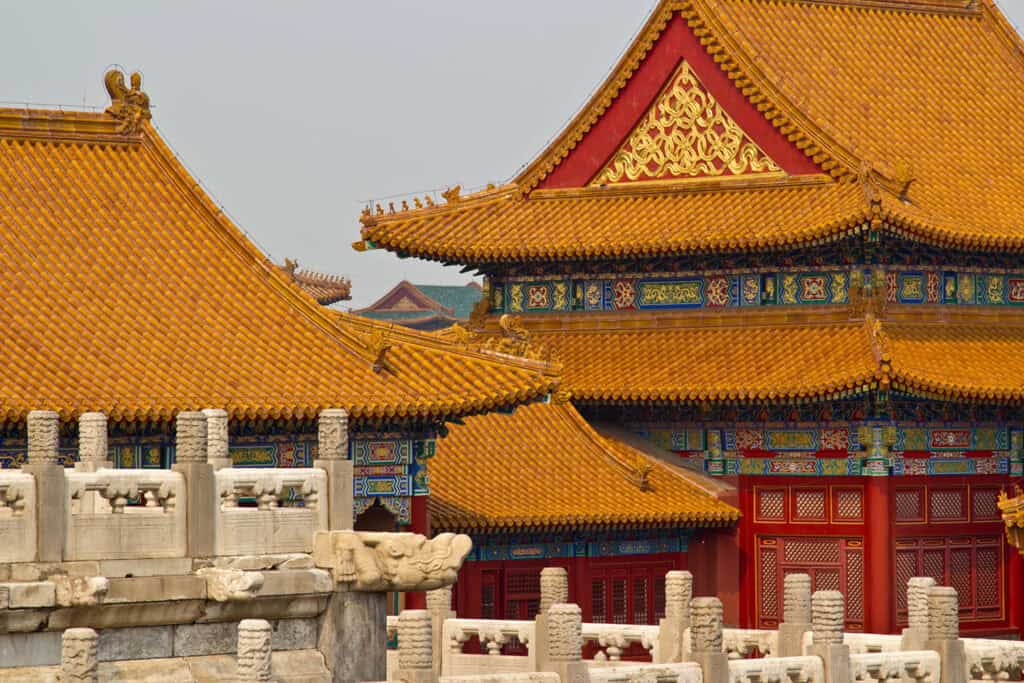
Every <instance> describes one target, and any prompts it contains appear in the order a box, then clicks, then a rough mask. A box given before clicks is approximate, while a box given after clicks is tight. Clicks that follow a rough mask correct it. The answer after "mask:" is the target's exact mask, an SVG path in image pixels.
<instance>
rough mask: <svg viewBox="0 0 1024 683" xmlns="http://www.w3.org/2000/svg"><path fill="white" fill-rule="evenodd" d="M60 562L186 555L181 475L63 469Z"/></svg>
mask: <svg viewBox="0 0 1024 683" xmlns="http://www.w3.org/2000/svg"><path fill="white" fill-rule="evenodd" d="M65 484H66V485H65V506H64V510H65V515H66V519H65V525H64V532H65V537H64V561H66V562H74V561H78V560H128V559H153V558H178V557H185V556H186V555H187V553H188V539H187V537H186V524H185V514H186V511H185V478H184V477H183V476H182V475H181V474H179V473H178V472H168V471H165V470H113V469H106V468H102V469H98V470H96V471H95V472H74V471H67V472H65Z"/></svg>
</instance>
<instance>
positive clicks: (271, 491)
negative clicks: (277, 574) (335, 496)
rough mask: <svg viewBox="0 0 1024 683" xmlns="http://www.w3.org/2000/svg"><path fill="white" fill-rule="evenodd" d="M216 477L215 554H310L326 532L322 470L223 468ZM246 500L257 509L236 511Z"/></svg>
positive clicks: (324, 487) (216, 473) (324, 481)
mask: <svg viewBox="0 0 1024 683" xmlns="http://www.w3.org/2000/svg"><path fill="white" fill-rule="evenodd" d="M215 477H216V485H217V489H216V496H217V498H216V501H217V505H216V515H215V517H216V528H215V530H214V544H213V548H214V554H215V555H220V556H223V555H254V554H259V553H266V554H273V553H310V552H313V533H312V532H315V531H323V530H326V529H327V504H326V500H323V501H322V500H321V496H325V494H326V489H327V473H326V472H324V471H323V470H321V469H317V468H310V469H299V468H295V469H255V468H254V469H234V468H230V467H228V468H223V469H219V470H217V471H216V472H215ZM244 500H249V501H253V502H254V503H255V507H240V506H239V502H240V501H244Z"/></svg>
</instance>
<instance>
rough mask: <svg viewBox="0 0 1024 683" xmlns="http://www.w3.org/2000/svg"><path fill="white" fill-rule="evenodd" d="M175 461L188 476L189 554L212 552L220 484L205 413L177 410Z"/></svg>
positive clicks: (186, 483) (176, 466) (175, 467)
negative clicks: (211, 458) (209, 450)
mask: <svg viewBox="0 0 1024 683" xmlns="http://www.w3.org/2000/svg"><path fill="white" fill-rule="evenodd" d="M174 446H175V448H174V453H175V463H174V466H173V467H172V468H171V469H173V470H174V471H175V472H180V473H181V474H182V476H183V477H185V500H186V501H187V505H188V509H187V511H186V516H185V519H186V526H187V527H188V554H189V556H190V557H210V556H212V555H213V547H214V546H213V538H214V529H215V528H216V525H215V524H214V523H213V519H214V515H215V514H216V512H217V500H216V498H217V484H216V481H215V479H214V474H213V467H212V466H211V465H210V463H209V462H208V459H207V450H206V415H204V414H203V413H200V412H183V413H178V417H177V419H176V420H175V444H174Z"/></svg>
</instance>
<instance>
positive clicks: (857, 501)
mask: <svg viewBox="0 0 1024 683" xmlns="http://www.w3.org/2000/svg"><path fill="white" fill-rule="evenodd" d="M832 520H833V521H836V522H861V521H863V520H864V490H863V489H861V488H855V489H854V488H849V489H846V488H833V489H832Z"/></svg>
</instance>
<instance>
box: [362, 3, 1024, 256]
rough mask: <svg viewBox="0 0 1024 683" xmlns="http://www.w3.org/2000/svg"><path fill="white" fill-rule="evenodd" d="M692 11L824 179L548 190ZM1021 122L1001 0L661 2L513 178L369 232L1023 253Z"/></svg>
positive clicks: (430, 237) (497, 241) (1016, 64)
mask: <svg viewBox="0 0 1024 683" xmlns="http://www.w3.org/2000/svg"><path fill="white" fill-rule="evenodd" d="M679 18H682V19H683V20H685V21H686V22H687V24H688V26H689V27H690V29H691V30H692V31H693V32H694V33H695V34H696V35H697V36H698V37H699V39H700V42H701V44H702V46H703V48H704V49H705V50H706V51H707V52H708V54H709V55H710V56H711V57H712V58H713V59H714V61H715V63H716V64H717V65H718V67H719V68H721V69H722V70H723V71H724V72H725V73H726V74H727V75H728V78H729V79H730V80H731V81H732V82H733V83H734V84H735V85H736V86H737V87H739V89H740V90H741V91H742V94H743V95H744V96H745V98H746V99H747V101H748V102H749V103H751V104H752V105H754V106H756V108H757V109H758V110H759V111H760V112H761V115H762V116H763V117H765V118H766V119H767V120H769V121H770V122H771V123H772V125H773V126H774V128H775V129H776V130H778V131H779V132H780V133H782V134H783V135H785V136H786V138H788V139H789V141H791V142H792V143H793V144H794V145H795V146H796V147H798V148H799V149H801V150H802V151H803V152H804V153H805V154H806V155H807V156H808V157H809V158H810V159H812V160H813V161H814V162H815V163H816V164H818V165H819V166H820V168H821V169H822V170H823V171H824V173H823V174H822V175H821V176H819V177H812V178H810V179H809V178H808V177H807V176H801V177H800V178H793V177H790V178H783V179H781V180H762V179H757V178H747V179H737V178H733V179H731V182H730V181H729V180H730V179H726V180H725V181H718V182H715V181H710V182H709V181H700V180H697V181H685V182H653V183H649V184H647V185H648V186H647V187H642V188H630V187H608V188H592V189H580V190H559V191H555V190H543V189H541V190H537V189H535V188H537V186H538V184H539V183H541V181H543V180H544V179H545V178H546V177H547V176H548V175H549V174H550V173H551V172H552V171H553V170H554V169H556V168H557V167H558V166H559V164H560V163H562V161H563V160H564V159H565V158H566V156H567V155H569V154H570V153H571V152H572V150H573V149H575V148H576V147H577V145H578V144H579V143H580V141H581V140H582V139H584V138H585V136H586V135H587V134H588V132H589V131H590V130H591V129H592V128H593V127H594V126H595V124H596V122H598V121H600V120H601V117H602V116H603V115H604V114H605V112H606V111H607V110H608V109H609V107H611V106H612V104H613V103H614V102H615V99H616V97H617V95H618V94H619V92H620V91H621V90H622V88H623V87H624V86H625V84H626V83H627V82H628V80H629V78H630V76H631V75H632V74H633V73H634V72H635V71H636V70H637V69H638V67H639V65H640V64H641V62H642V60H643V59H644V58H645V56H646V55H647V54H648V53H649V52H650V51H651V47H652V45H654V44H656V41H657V39H658V37H659V35H660V34H661V32H662V31H663V30H665V27H666V25H667V24H668V23H669V22H670V21H673V20H678V19H679ZM1022 127H1024V52H1022V49H1021V41H1020V38H1019V37H1018V36H1017V34H1016V33H1015V32H1014V30H1013V28H1012V27H1011V26H1010V25H1009V24H1008V23H1007V22H1006V20H1005V18H1004V17H1003V16H1002V15H1001V14H1000V12H999V10H998V9H997V8H996V7H995V6H994V4H993V2H992V0H978V2H974V3H969V2H964V1H962V0H919V1H915V2H911V1H900V0H830V1H827V2H826V1H817V0H662V2H661V3H660V4H659V6H658V7H657V8H656V9H655V11H654V13H653V14H652V16H651V18H650V20H649V21H648V23H647V25H646V27H645V28H644V29H643V30H642V31H641V33H640V35H639V36H638V38H637V39H636V41H635V43H634V45H633V46H632V47H631V48H630V49H629V50H627V52H626V54H625V56H624V57H623V59H622V61H621V62H620V63H619V65H618V66H616V68H615V69H614V70H613V72H612V74H611V75H610V76H609V78H608V80H607V81H606V82H605V83H604V84H603V85H602V86H601V87H600V88H599V89H598V90H597V93H596V94H595V96H594V98H593V99H592V100H591V102H590V103H588V104H587V105H586V106H585V107H584V108H583V110H582V111H581V112H580V113H579V115H578V116H577V117H576V118H575V119H574V120H573V121H572V122H571V123H570V124H569V126H568V127H567V128H566V129H565V131H563V133H562V134H561V135H559V136H558V137H557V138H556V139H555V141H554V142H553V143H552V145H551V146H550V147H549V148H548V149H547V150H546V151H545V152H544V153H542V154H541V155H540V156H539V157H538V158H537V159H536V160H535V161H534V162H533V163H532V164H530V166H528V167H527V169H526V170H525V171H524V172H523V173H522V174H520V176H519V177H518V178H516V180H515V181H514V182H513V183H512V184H511V185H510V186H507V187H505V188H499V189H498V190H488V191H485V192H483V193H478V194H475V195H469V196H467V197H463V198H461V199H459V200H457V201H454V202H449V203H448V204H446V205H441V206H437V207H426V208H422V209H414V210H412V211H408V212H399V213H395V214H387V213H385V214H384V215H365V216H364V218H363V230H362V238H363V240H365V241H368V242H369V243H370V244H371V245H373V246H379V247H383V248H387V249H390V250H393V251H396V252H400V253H403V254H411V255H418V256H422V257H426V258H434V259H439V260H446V261H457V262H470V263H475V264H479V263H487V262H493V261H503V260H505V261H507V260H542V259H552V258H574V257H597V256H601V257H623V256H643V255H658V254H670V253H680V252H686V251H706V250H722V249H733V248H738V249H757V248H768V247H786V246H792V245H795V244H806V243H811V242H814V241H816V240H820V239H824V238H836V237H839V236H841V235H843V234H844V233H846V232H847V231H849V230H850V229H851V228H852V227H854V226H860V227H862V226H863V225H864V224H865V223H869V222H873V223H874V225H875V226H877V227H881V228H884V229H889V230H892V231H894V232H898V233H900V234H906V235H910V236H913V237H916V238H918V239H922V240H926V241H930V242H933V243H937V244H943V245H953V246H958V247H965V248H978V249H1014V250H1018V249H1022V248H1024V180H1022V176H1021V174H1020V173H1019V169H1018V168H1017V166H1018V160H1019V159H1020V158H1021V157H1022V156H1024V136H1020V135H1017V134H1016V132H1017V131H1018V130H1020V129H1021V128H1022ZM809 180H816V181H817V183H815V182H809ZM638 216H642V220H641V219H640V218H638Z"/></svg>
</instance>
